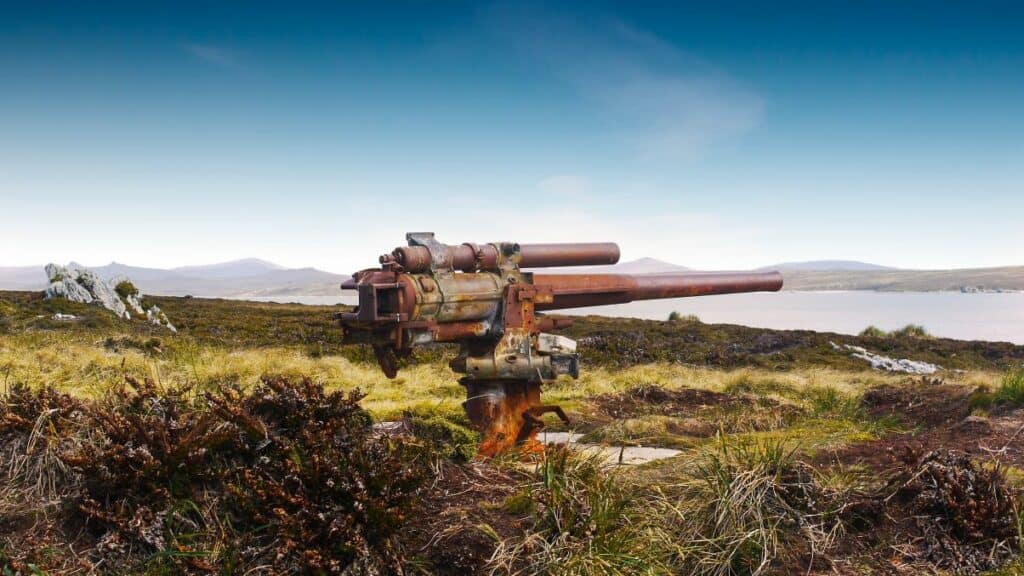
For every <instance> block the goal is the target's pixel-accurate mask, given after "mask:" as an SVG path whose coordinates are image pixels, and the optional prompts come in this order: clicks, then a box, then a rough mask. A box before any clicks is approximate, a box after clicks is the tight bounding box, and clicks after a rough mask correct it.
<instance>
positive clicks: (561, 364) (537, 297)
mask: <svg viewBox="0 0 1024 576" xmlns="http://www.w3.org/2000/svg"><path fill="white" fill-rule="evenodd" d="M406 238H407V240H408V243H409V245H408V246H401V247H398V248H395V250H394V251H392V252H391V253H390V254H385V255H383V256H381V257H380V264H381V267H380V268H371V269H367V270H362V271H360V272H356V273H355V274H353V277H352V279H351V280H348V281H346V282H345V283H344V284H342V285H341V288H342V289H343V290H356V291H357V293H358V298H359V304H358V307H357V308H356V309H355V311H353V312H351V313H343V314H340V315H339V319H340V321H341V325H342V327H343V330H344V335H343V342H345V343H355V344H369V345H371V346H372V347H373V350H374V353H375V355H376V357H377V361H378V362H379V364H380V367H381V369H382V370H383V371H384V374H385V375H387V376H388V377H389V378H394V377H395V376H396V375H397V373H398V359H399V358H401V357H404V356H407V355H409V354H410V353H411V351H412V348H413V347H414V346H417V345H422V344H427V343H431V342H455V343H459V345H460V349H459V353H458V355H457V356H456V357H455V358H454V359H453V360H452V361H451V362H450V363H449V365H450V366H451V368H452V370H453V371H455V372H457V373H459V374H463V377H462V378H461V379H460V380H459V382H460V384H462V385H463V386H464V387H465V388H466V394H467V399H466V402H465V403H464V404H463V406H464V408H465V409H466V414H467V415H468V416H469V419H470V421H471V422H472V423H473V425H474V426H475V427H476V428H477V429H479V430H480V432H481V433H482V435H483V441H482V443H481V446H480V453H481V454H483V455H488V456H492V455H495V454H498V453H501V452H505V451H508V450H510V449H513V448H514V447H516V446H517V445H523V444H526V445H531V444H536V440H535V438H536V434H537V431H538V430H539V429H540V428H542V427H543V422H542V420H541V417H542V416H543V415H544V414H547V413H549V412H553V413H555V414H556V415H557V416H558V417H559V418H561V419H562V420H564V421H566V422H568V418H567V417H566V415H565V413H564V412H563V411H562V409H561V408H559V407H557V406H547V405H544V404H542V403H541V401H540V389H541V385H542V384H543V383H544V382H549V381H552V380H554V379H556V378H558V377H559V376H561V375H568V376H571V377H573V378H576V377H578V376H579V354H577V353H576V343H575V342H574V341H572V340H570V339H569V338H566V337H565V336H560V335H555V334H551V333H550V332H551V331H554V330H557V329H559V328H565V327H568V326H570V325H571V323H572V321H571V319H569V318H566V317H560V316H550V315H546V314H544V312H546V311H550V310H560V309H567V308H579V307H584V306H599V305H604V304H620V303H626V302H632V301H634V300H650V299H657V298H680V297H685V296H706V295H712V294H732V293H738V292H757V291H777V290H779V289H781V288H782V277H781V275H779V273H778V272H759V273H751V272H687V273H674V274H652V275H627V274H539V273H538V274H535V273H532V272H526V271H524V270H523V269H524V268H545V267H556V266H587V265H601V264H615V263H616V262H618V260H619V247H618V246H617V245H615V244H611V243H595V244H516V243H512V242H495V243H490V244H480V245H477V244H468V243H467V244H462V245H458V246H450V245H446V244H441V243H440V242H438V241H437V240H436V239H435V238H434V235H433V233H410V234H407V235H406ZM527 447H529V446H527Z"/></svg>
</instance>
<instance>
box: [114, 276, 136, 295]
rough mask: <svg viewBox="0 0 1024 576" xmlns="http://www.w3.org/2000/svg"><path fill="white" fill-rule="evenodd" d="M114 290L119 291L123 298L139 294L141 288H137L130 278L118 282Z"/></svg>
mask: <svg viewBox="0 0 1024 576" xmlns="http://www.w3.org/2000/svg"><path fill="white" fill-rule="evenodd" d="M114 292H117V295H118V296H120V297H121V298H127V297H129V296H138V295H139V289H138V288H136V287H135V284H132V283H131V281H129V280H122V281H120V282H118V283H117V286H114Z"/></svg>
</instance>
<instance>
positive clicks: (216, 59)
mask: <svg viewBox="0 0 1024 576" xmlns="http://www.w3.org/2000/svg"><path fill="white" fill-rule="evenodd" d="M181 49H182V50H184V51H185V53H187V54H189V55H190V56H192V57H193V58H196V59H197V60H201V61H202V62H206V63H207V64H212V65H214V66H220V67H222V68H235V67H237V66H238V59H239V56H240V54H239V53H238V52H237V51H236V50H231V49H229V48H224V47H223V46H214V45H212V44H195V43H185V44H181Z"/></svg>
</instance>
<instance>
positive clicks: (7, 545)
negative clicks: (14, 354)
mask: <svg viewBox="0 0 1024 576" xmlns="http://www.w3.org/2000/svg"><path fill="white" fill-rule="evenodd" d="M126 383H127V386H126V387H125V388H124V389H123V390H121V391H119V392H117V393H115V394H114V395H112V396H111V397H110V398H107V399H104V400H98V401H91V402H83V401H79V400H75V399H73V398H71V397H69V396H65V395H62V394H57V393H55V392H53V391H52V390H49V389H43V390H40V391H38V392H32V391H29V390H27V389H25V388H24V387H20V386H15V387H14V388H13V389H12V391H11V393H10V394H9V395H8V396H7V397H6V398H5V399H4V400H3V403H2V404H0V435H2V437H3V441H4V446H5V450H6V451H7V454H6V455H5V457H6V458H5V462H4V464H6V465H8V466H9V468H8V470H7V472H8V479H7V481H8V482H9V484H8V486H7V488H6V490H7V491H8V494H5V498H4V502H5V504H8V507H5V509H4V510H3V511H2V514H0V534H2V535H3V538H2V539H0V564H2V565H3V567H4V568H5V569H6V570H8V571H9V572H14V573H19V574H29V573H33V570H47V571H54V572H68V571H72V570H74V569H76V568H77V569H81V570H86V571H100V572H105V573H106V572H113V573H143V572H145V573H154V572H166V573H225V574H235V573H238V574H241V573H245V572H246V571H247V570H249V569H250V568H253V567H256V566H265V565H270V566H274V567H275V569H274V571H275V572H277V573H316V574H340V573H342V572H344V571H345V570H346V569H349V570H351V569H353V566H355V567H356V568H358V569H360V570H363V571H364V572H370V573H372V572H374V571H377V572H381V571H383V572H394V571H400V570H401V569H402V566H403V565H404V563H405V561H406V558H405V555H404V553H403V549H402V547H401V546H400V545H399V543H398V541H397V538H396V531H397V530H398V529H399V528H400V527H401V526H402V525H403V524H404V523H405V521H406V519H407V515H408V514H409V513H410V512H411V511H412V510H413V506H414V504H415V500H414V497H415V495H416V494H417V493H418V492H419V490H420V489H421V488H422V486H423V483H424V481H425V479H426V477H427V474H428V471H429V468H428V462H427V459H426V458H425V456H424V455H423V451H422V450H421V449H419V448H418V447H417V446H416V445H415V444H409V443H406V442H403V441H401V440H399V439H391V438H387V437H380V436H378V435H374V434H372V433H371V432H370V419H369V417H368V415H367V414H366V413H365V412H364V411H363V410H362V409H361V408H360V407H359V404H358V402H359V399H360V395H359V393H358V392H353V393H350V394H343V393H341V392H334V393H330V394H328V393H325V392H324V390H323V388H322V387H321V386H319V385H317V384H314V383H312V382H310V381H301V382H290V381H288V380H284V379H278V378H266V379H264V382H263V384H262V385H261V386H258V387H257V388H255V389H253V390H252V391H250V392H247V393H243V392H241V391H239V390H237V389H231V388H226V389H224V390H221V391H219V392H218V393H207V394H203V395H192V394H190V391H189V390H177V389H175V390H172V389H161V388H160V387H159V386H158V385H156V384H155V383H153V382H152V381H149V380H143V381H141V382H140V381H138V380H136V379H134V378H132V377H130V376H129V377H127V378H126ZM7 458H9V459H7ZM10 503H14V504H15V505H14V506H9V504H10ZM34 567H35V568H34ZM357 572H358V570H357Z"/></svg>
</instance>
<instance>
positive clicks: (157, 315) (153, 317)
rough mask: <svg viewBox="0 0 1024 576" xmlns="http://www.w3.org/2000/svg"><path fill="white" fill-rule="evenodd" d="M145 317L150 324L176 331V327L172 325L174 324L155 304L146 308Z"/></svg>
mask: <svg viewBox="0 0 1024 576" xmlns="http://www.w3.org/2000/svg"><path fill="white" fill-rule="evenodd" d="M146 319H147V320H149V323H150V324H155V325H157V326H163V327H164V328H167V329H168V330H170V331H171V332H174V333H177V332H178V329H177V328H175V327H174V324H171V321H170V320H168V319H167V314H164V313H163V311H162V310H160V307H159V306H157V305H155V304H154V305H153V306H150V307H149V309H148V310H146Z"/></svg>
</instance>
